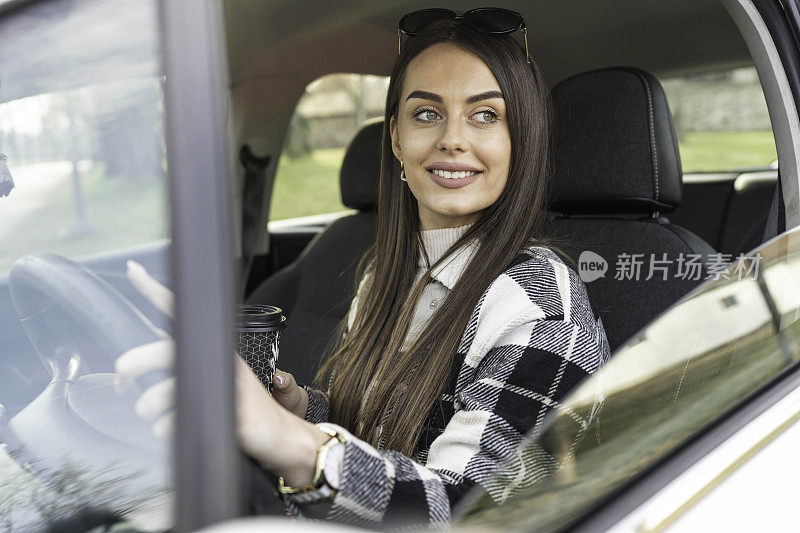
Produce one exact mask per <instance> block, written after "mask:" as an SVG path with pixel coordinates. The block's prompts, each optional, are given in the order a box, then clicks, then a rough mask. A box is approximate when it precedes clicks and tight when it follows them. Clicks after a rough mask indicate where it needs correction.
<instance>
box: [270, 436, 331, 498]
mask: <svg viewBox="0 0 800 533" xmlns="http://www.w3.org/2000/svg"><path fill="white" fill-rule="evenodd" d="M317 428H318V429H319V430H320V431H322V432H324V433H327V434H328V435H330V437H331V438H329V439H328V440H327V441H325V442H324V443H323V444H322V445H321V446H320V447H319V448H317V462H316V466H315V467H314V478H313V479H312V480H311V483H310V484H309V485H303V486H302V487H290V486H289V485H287V484H286V483H284V481H283V476H281V477H279V478H278V492H280V493H281V494H287V495H299V494H305V493H307V492H311V491H314V490H318V489H320V488H322V487H323V486H324V485H326V484H327V481H326V479H325V460H326V459H327V457H328V450H330V449H331V448H333V447H334V446H336V445H337V444H340V443H341V444H344V443H345V442H346V441H345V438H344V436H343V435H342V434H341V433H339V432H338V431H337V430H336V429H335V428H333V427H330V426H327V425H323V424H318V425H317Z"/></svg>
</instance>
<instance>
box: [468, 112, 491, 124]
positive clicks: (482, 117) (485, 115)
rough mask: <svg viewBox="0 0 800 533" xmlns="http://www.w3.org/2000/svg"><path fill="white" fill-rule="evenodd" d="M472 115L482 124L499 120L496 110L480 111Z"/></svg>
mask: <svg viewBox="0 0 800 533" xmlns="http://www.w3.org/2000/svg"><path fill="white" fill-rule="evenodd" d="M472 116H473V118H475V120H476V121H477V122H480V123H482V124H492V123H493V122H497V113H495V112H494V111H489V110H484V111H478V112H477V113H475V114H474V115H472Z"/></svg>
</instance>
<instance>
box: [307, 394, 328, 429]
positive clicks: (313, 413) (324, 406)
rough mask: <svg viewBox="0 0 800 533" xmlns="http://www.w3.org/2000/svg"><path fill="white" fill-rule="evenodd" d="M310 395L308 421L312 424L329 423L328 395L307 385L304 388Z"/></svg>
mask: <svg viewBox="0 0 800 533" xmlns="http://www.w3.org/2000/svg"><path fill="white" fill-rule="evenodd" d="M303 388H304V389H305V390H306V392H307V393H308V407H307V408H306V420H308V421H309V422H311V423H312V424H319V423H320V422H327V421H328V395H327V394H325V393H324V392H322V391H321V390H317V389H315V388H313V387H309V386H308V385H305V386H304V387H303Z"/></svg>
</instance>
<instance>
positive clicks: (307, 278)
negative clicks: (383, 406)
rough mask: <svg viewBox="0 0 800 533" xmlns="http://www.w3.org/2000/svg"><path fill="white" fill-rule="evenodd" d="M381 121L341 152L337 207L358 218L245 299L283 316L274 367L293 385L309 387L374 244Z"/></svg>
mask: <svg viewBox="0 0 800 533" xmlns="http://www.w3.org/2000/svg"><path fill="white" fill-rule="evenodd" d="M382 128H383V121H382V120H381V121H378V122H371V123H368V124H366V125H365V126H363V127H362V128H361V130H360V131H359V132H358V133H357V134H356V135H355V137H354V138H353V140H352V141H351V142H350V145H349V146H348V148H347V151H346V152H345V156H344V161H343V162H342V168H341V171H340V173H339V184H340V187H341V195H342V203H343V204H344V205H345V206H347V207H349V208H351V209H357V210H358V213H356V214H353V215H347V216H344V217H342V218H339V219H337V220H335V221H333V222H332V223H331V224H330V225H328V226H327V227H326V228H325V229H324V230H323V231H322V232H320V233H319V234H318V235H317V236H316V237H314V238H313V239H312V240H311V242H309V243H308V246H306V248H305V249H304V250H303V252H302V253H301V254H300V256H298V258H297V259H296V260H295V261H294V262H293V263H291V264H290V265H288V266H286V267H285V268H283V269H281V270H279V271H278V272H276V273H275V274H273V275H272V276H270V277H269V278H268V279H267V280H265V281H264V282H263V283H261V285H259V286H258V287H257V288H256V289H255V290H254V291H253V292H252V293H251V294H250V295H249V296H248V298H247V303H261V304H269V305H277V306H278V307H280V308H281V309H283V311H284V314H285V315H286V316H287V327H286V329H284V330H283V331H282V332H281V338H280V351H279V361H278V367H279V368H281V370H285V371H287V372H291V373H292V375H294V377H295V379H296V380H297V382H298V383H303V384H308V383H311V381H312V380H313V377H314V373H315V372H316V370H317V368H318V366H319V362H320V358H321V356H322V354H323V351H324V349H325V348H326V344H327V343H328V341H329V339H330V337H331V335H332V333H333V330H334V329H335V327H336V324H337V323H338V322H339V321H340V320H341V319H342V318H344V316H345V315H346V314H347V311H348V310H349V308H350V302H351V300H352V298H353V296H354V295H355V269H356V266H358V260H359V259H360V258H361V256H362V255H363V254H364V253H365V252H366V251H367V249H368V248H369V246H370V245H371V244H372V243H373V241H374V240H375V234H376V231H377V225H376V224H377V219H376V217H375V208H376V207H377V204H378V173H379V170H380V140H381V131H382Z"/></svg>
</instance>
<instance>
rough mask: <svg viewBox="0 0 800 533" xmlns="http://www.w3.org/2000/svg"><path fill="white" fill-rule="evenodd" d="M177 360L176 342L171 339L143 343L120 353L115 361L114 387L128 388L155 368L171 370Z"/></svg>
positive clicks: (119, 389)
mask: <svg viewBox="0 0 800 533" xmlns="http://www.w3.org/2000/svg"><path fill="white" fill-rule="evenodd" d="M174 361H175V342H174V341H173V340H171V339H162V340H159V341H155V342H151V343H149V344H143V345H142V346H137V347H136V348H132V349H130V350H128V351H127V352H125V353H124V354H122V355H120V356H119V357H118V358H117V360H116V362H115V363H114V371H115V372H116V373H117V375H116V376H115V378H114V388H115V389H116V390H117V391H118V392H119V391H123V390H125V389H127V388H128V387H130V386H131V384H132V383H133V382H134V381H135V380H136V378H138V377H139V376H142V375H144V374H146V373H148V372H151V371H153V370H171V369H172V366H173V364H174Z"/></svg>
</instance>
